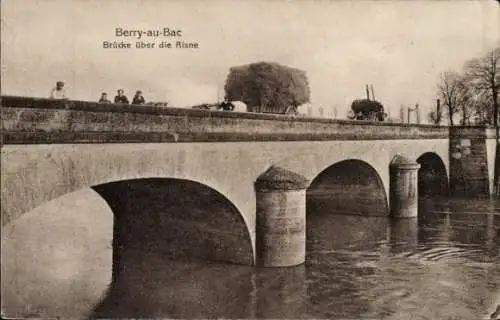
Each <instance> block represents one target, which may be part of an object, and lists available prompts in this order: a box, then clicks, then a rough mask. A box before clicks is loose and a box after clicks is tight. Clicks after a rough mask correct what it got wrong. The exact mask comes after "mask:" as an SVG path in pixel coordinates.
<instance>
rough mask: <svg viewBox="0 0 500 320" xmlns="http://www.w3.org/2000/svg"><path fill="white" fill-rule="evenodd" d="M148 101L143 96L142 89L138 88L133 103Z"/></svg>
mask: <svg viewBox="0 0 500 320" xmlns="http://www.w3.org/2000/svg"><path fill="white" fill-rule="evenodd" d="M144 103H146V101H145V100H144V97H143V96H142V91H141V90H137V91H136V92H135V96H134V99H132V104H144Z"/></svg>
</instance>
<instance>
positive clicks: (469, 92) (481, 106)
mask: <svg viewBox="0 0 500 320" xmlns="http://www.w3.org/2000/svg"><path fill="white" fill-rule="evenodd" d="M463 71H464V72H463V73H458V72H456V71H446V72H443V73H442V74H441V75H440V78H439V82H438V86H437V87H438V96H439V98H440V99H441V100H442V101H443V105H444V107H445V109H446V111H447V116H448V118H449V120H450V125H453V120H454V116H455V115H459V116H460V124H462V125H468V124H472V123H478V124H489V125H495V127H496V128H497V131H498V123H499V120H500V119H499V111H500V110H499V108H500V107H499V101H498V95H499V92H500V47H499V48H495V49H494V50H492V51H490V52H488V53H487V54H485V55H484V56H482V57H480V58H475V59H471V60H469V61H467V62H466V64H465V67H464V70H463ZM497 134H498V132H497Z"/></svg>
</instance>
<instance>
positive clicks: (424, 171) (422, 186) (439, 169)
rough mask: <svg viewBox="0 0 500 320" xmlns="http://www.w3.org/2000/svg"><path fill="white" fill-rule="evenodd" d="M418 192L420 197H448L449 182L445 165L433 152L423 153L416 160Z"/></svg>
mask: <svg viewBox="0 0 500 320" xmlns="http://www.w3.org/2000/svg"><path fill="white" fill-rule="evenodd" d="M416 161H417V163H419V164H420V169H419V170H418V192H419V195H421V196H430V195H436V196H447V195H449V182H448V181H449V180H448V172H447V170H446V165H445V163H444V162H443V160H442V159H441V157H440V156H439V155H438V154H436V153H435V152H425V153H423V154H422V155H420V156H419V157H418V158H417V160H416Z"/></svg>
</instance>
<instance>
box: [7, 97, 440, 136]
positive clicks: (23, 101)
mask: <svg viewBox="0 0 500 320" xmlns="http://www.w3.org/2000/svg"><path fill="white" fill-rule="evenodd" d="M448 136H449V129H448V127H444V126H434V125H414V124H395V123H380V122H369V121H366V122H365V121H350V120H336V119H324V118H321V119H319V118H304V117H296V116H292V115H281V114H262V113H241V112H225V111H208V110H197V109H181V108H162V107H154V106H148V105H119V104H99V103H95V102H85V101H71V100H50V99H40V98H26V97H13V96H2V138H3V139H2V140H3V143H4V144H19V143H65V142H70V143H103V142H145V141H147V142H203V141H207V142H209V141H220V142H222V141H304V140H306V141H307V140H391V139H447V138H448Z"/></svg>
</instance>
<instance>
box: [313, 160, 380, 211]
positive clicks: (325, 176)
mask: <svg viewBox="0 0 500 320" xmlns="http://www.w3.org/2000/svg"><path fill="white" fill-rule="evenodd" d="M306 196H307V211H308V212H311V211H325V210H327V211H330V212H333V213H338V214H355V215H363V216H388V215H389V209H388V208H389V207H388V201H387V193H386V188H385V187H384V183H383V181H382V179H381V177H380V175H379V173H378V172H377V170H376V169H375V168H374V167H373V166H371V165H370V164H369V163H368V162H366V161H363V160H359V159H347V160H342V161H339V162H337V163H335V164H333V165H331V166H329V167H327V168H326V169H324V170H323V171H321V172H320V173H319V174H318V175H317V176H316V177H315V178H314V179H313V180H312V181H311V183H310V185H309V187H308V189H307V193H306Z"/></svg>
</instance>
